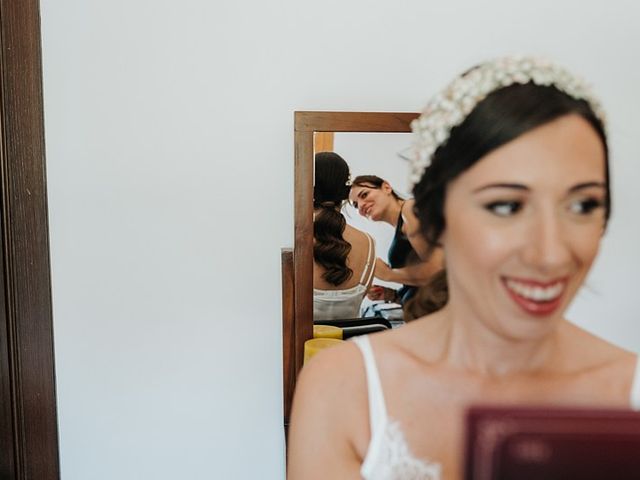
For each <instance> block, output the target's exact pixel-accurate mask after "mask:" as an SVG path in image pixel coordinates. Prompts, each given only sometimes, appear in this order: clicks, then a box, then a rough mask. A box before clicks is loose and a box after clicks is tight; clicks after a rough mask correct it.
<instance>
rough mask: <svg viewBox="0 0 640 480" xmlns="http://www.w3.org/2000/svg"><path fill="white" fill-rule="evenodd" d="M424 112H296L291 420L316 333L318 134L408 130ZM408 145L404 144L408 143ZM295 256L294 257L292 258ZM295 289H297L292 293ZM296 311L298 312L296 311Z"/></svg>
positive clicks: (287, 316)
mask: <svg viewBox="0 0 640 480" xmlns="http://www.w3.org/2000/svg"><path fill="white" fill-rule="evenodd" d="M417 116H418V113H392V112H295V119H294V120H295V166H294V181H295V187H294V195H295V198H294V225H295V236H294V251H293V255H292V256H286V255H285V256H283V273H284V275H283V279H285V278H286V279H289V278H290V279H291V280H287V281H286V282H285V281H283V286H285V285H286V286H288V289H287V288H285V289H284V290H283V299H284V298H287V299H291V301H290V303H291V308H288V305H289V302H288V301H287V302H285V303H284V305H283V307H287V308H283V359H284V366H283V367H284V378H283V388H284V415H285V419H284V420H285V425H287V424H288V418H289V411H290V406H291V398H292V396H293V390H294V387H295V381H296V377H297V375H298V372H299V371H300V368H301V367H302V362H303V356H304V342H305V341H306V340H308V339H310V338H312V337H313V171H314V161H313V155H314V136H315V134H316V133H318V132H334V133H336V134H337V133H344V132H354V133H376V132H377V133H408V132H410V131H411V128H410V123H411V121H412V120H413V119H414V118H416V117H417ZM403 145H404V144H403ZM287 259H289V260H287ZM289 290H291V291H289ZM290 312H292V313H290Z"/></svg>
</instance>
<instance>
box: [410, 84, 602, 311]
mask: <svg viewBox="0 0 640 480" xmlns="http://www.w3.org/2000/svg"><path fill="white" fill-rule="evenodd" d="M569 114H576V115H579V116H580V117H582V118H584V119H585V120H586V121H587V122H588V123H589V125H591V127H593V130H594V131H595V132H596V134H597V135H598V137H599V138H600V140H601V141H602V144H603V147H604V151H605V182H606V197H605V226H606V222H607V221H608V219H609V216H610V214H611V194H610V176H609V153H608V146H607V136H606V133H605V129H604V125H603V124H602V121H601V120H600V119H599V118H598V117H597V115H596V114H595V113H594V111H593V109H592V108H591V106H590V105H589V103H588V102H587V101H585V100H578V99H575V98H573V97H571V96H569V95H567V94H566V93H564V92H561V91H560V90H558V89H557V88H556V87H554V86H540V85H535V84H533V83H526V84H514V85H511V86H508V87H504V88H501V89H499V90H496V91H494V92H492V93H491V94H490V95H488V96H487V98H485V99H484V100H482V101H481V102H480V103H478V105H477V106H476V107H475V108H474V109H473V110H472V112H471V113H470V114H469V115H468V116H467V118H466V119H465V120H464V121H463V122H462V123H461V124H460V125H458V126H457V127H454V128H453V129H452V130H451V135H450V136H449V140H448V141H447V142H446V143H445V144H443V145H441V146H440V147H439V148H438V149H437V150H436V151H435V153H434V155H433V158H432V163H431V166H429V167H428V168H427V169H426V170H425V172H424V174H423V176H422V178H421V180H420V182H418V184H416V185H415V187H414V189H413V194H414V199H415V206H414V212H415V214H416V216H417V217H418V219H419V220H420V227H421V230H422V234H423V235H424V237H425V239H426V240H427V243H428V244H429V246H430V248H431V250H432V251H433V249H434V248H436V247H438V246H440V244H439V240H440V237H441V235H442V233H443V232H444V229H445V226H446V222H445V218H444V202H445V195H446V190H447V186H448V185H449V183H450V182H451V181H452V180H454V179H455V178H456V177H458V176H459V175H460V174H461V173H463V172H464V171H465V170H467V169H469V168H470V167H471V166H473V165H474V164H475V163H476V162H477V161H478V160H480V159H481V158H482V157H484V156H485V155H487V154H488V153H490V152H491V151H493V150H495V149H497V148H498V147H501V146H502V145H504V144H506V143H508V142H510V141H512V140H514V139H516V138H517V137H519V136H520V135H523V134H524V133H526V132H528V131H530V130H533V129H534V128H536V127H539V126H541V125H544V124H546V123H549V122H551V121H553V120H555V119H557V118H559V117H562V116H564V115H569ZM443 278H446V275H445V274H444V273H443V274H441V276H439V277H438V278H435V279H434V281H433V282H431V283H430V284H429V285H426V286H425V287H421V289H420V291H419V292H418V294H417V296H416V300H415V302H416V304H417V306H415V307H414V308H416V309H420V308H422V307H424V311H425V313H430V312H433V311H435V310H437V309H439V308H441V307H443V306H444V305H445V304H446V302H447V299H448V295H446V291H445V292H443V291H442V290H443V288H444V289H446V288H447V284H446V281H443ZM434 302H436V303H437V304H436V303H434ZM421 305H422V307H421ZM436 307H437V308H436ZM434 308H435V310H434ZM427 310H429V311H427Z"/></svg>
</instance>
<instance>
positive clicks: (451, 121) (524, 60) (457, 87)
mask: <svg viewBox="0 0 640 480" xmlns="http://www.w3.org/2000/svg"><path fill="white" fill-rule="evenodd" d="M529 82H532V83H534V84H535V85H543V86H549V85H553V86H554V87H556V88H557V89H558V90H560V91H562V92H564V93H566V94H567V95H569V96H571V97H573V98H575V99H578V100H586V101H587V102H588V103H589V105H590V106H591V109H592V110H593V112H594V113H595V114H596V116H597V117H598V118H599V119H600V120H601V121H602V123H603V124H604V123H605V114H604V111H603V109H602V106H601V104H600V102H599V101H598V99H597V98H595V97H594V96H593V94H592V93H591V89H590V88H589V86H588V85H587V84H586V83H584V82H583V81H582V80H581V79H580V78H578V77H576V76H574V75H572V74H571V73H570V72H568V71H567V70H565V69H564V68H562V67H560V66H558V65H555V64H553V63H551V62H550V61H548V60H546V59H543V58H539V57H528V56H518V57H503V58H498V59H495V60H492V61H489V62H487V63H483V64H482V65H479V66H478V67H475V68H473V69H472V70H470V71H469V72H467V73H465V74H464V75H462V76H460V77H458V78H456V79H455V80H454V81H453V82H452V83H450V84H449V85H448V86H447V87H446V88H445V89H444V90H443V91H442V92H440V93H439V94H438V95H436V96H435V97H433V98H432V99H431V100H430V101H429V103H428V104H427V106H426V107H425V109H424V110H423V111H422V114H421V115H420V116H419V117H418V118H416V119H415V120H414V121H413V122H411V130H412V131H413V133H414V152H413V155H411V161H410V166H409V170H410V171H409V183H410V185H411V186H413V185H415V184H416V183H418V182H419V181H420V179H421V178H422V175H423V174H424V171H425V170H426V169H427V167H428V166H429V165H430V164H431V160H432V158H433V154H434V153H435V151H436V150H437V149H438V147H440V146H441V145H444V144H445V143H446V142H447V140H448V139H449V136H450V134H451V130H452V129H453V128H454V127H456V126H458V125H460V124H461V123H462V122H463V121H464V119H465V118H467V116H468V115H469V114H470V113H471V112H472V111H473V109H474V108H475V107H476V106H477V105H478V104H479V103H480V102H481V101H482V100H484V99H485V98H486V97H487V96H488V95H489V94H491V93H492V92H494V91H496V90H499V89H501V88H504V87H508V86H509V85H513V84H514V83H517V84H525V83H529Z"/></svg>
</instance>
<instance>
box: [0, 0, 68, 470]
mask: <svg viewBox="0 0 640 480" xmlns="http://www.w3.org/2000/svg"><path fill="white" fill-rule="evenodd" d="M40 42H41V40H40V13H39V4H38V1H37V0H19V1H17V0H0V318H1V320H0V478H2V479H3V480H4V479H7V480H26V479H29V480H54V479H58V478H60V473H59V472H60V468H59V458H58V430H57V417H56V392H55V373H54V357H53V324H52V306H51V277H50V263H49V233H48V219H47V192H46V173H45V146H44V118H43V100H42V61H41V47H40V44H41V43H40Z"/></svg>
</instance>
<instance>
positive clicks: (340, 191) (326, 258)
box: [313, 152, 353, 286]
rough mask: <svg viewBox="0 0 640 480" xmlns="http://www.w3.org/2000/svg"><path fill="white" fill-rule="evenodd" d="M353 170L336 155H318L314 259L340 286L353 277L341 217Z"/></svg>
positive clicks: (349, 246)
mask: <svg viewBox="0 0 640 480" xmlns="http://www.w3.org/2000/svg"><path fill="white" fill-rule="evenodd" d="M349 189H350V186H349V166H348V165H347V162H345V161H344V159H343V158H342V157H341V156H340V155H338V154H337V153H334V152H321V153H317V154H316V155H315V185H314V187H313V208H314V211H315V216H314V220H313V239H314V243H313V259H314V260H315V262H316V263H317V264H319V265H321V266H322V267H323V268H324V269H325V272H324V273H323V274H322V277H323V278H324V279H325V280H326V281H327V282H328V283H330V284H331V285H335V286H338V285H340V284H341V283H344V282H346V281H347V280H349V279H350V278H351V276H352V275H353V270H351V269H350V268H349V267H348V266H347V256H348V255H349V252H351V244H350V243H349V242H347V241H346V240H345V239H344V236H343V233H344V229H345V227H346V224H347V222H346V220H345V218H344V216H342V214H341V213H340V209H341V208H342V205H343V204H344V202H345V201H346V200H347V198H348V197H349Z"/></svg>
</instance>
